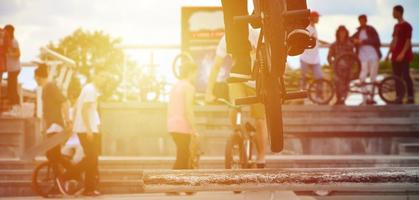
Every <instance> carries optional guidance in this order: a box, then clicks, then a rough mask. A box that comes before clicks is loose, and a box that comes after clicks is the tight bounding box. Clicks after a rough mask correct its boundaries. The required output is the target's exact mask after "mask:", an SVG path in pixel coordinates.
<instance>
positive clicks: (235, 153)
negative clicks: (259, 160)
mask: <svg viewBox="0 0 419 200" xmlns="http://www.w3.org/2000/svg"><path fill="white" fill-rule="evenodd" d="M240 137H241V136H238V135H236V134H233V135H232V136H230V138H229V139H228V140H227V143H226V147H225V152H224V166H225V168H226V169H243V168H246V165H247V163H248V162H247V159H246V156H244V149H243V143H242V140H241V138H240ZM235 146H236V147H237V149H235Z"/></svg>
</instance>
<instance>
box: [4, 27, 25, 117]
mask: <svg viewBox="0 0 419 200" xmlns="http://www.w3.org/2000/svg"><path fill="white" fill-rule="evenodd" d="M4 38H5V40H4V45H5V50H6V66H7V72H8V81H7V95H8V97H9V101H10V105H11V106H12V110H11V112H10V115H12V116H20V115H21V112H22V108H21V106H20V97H19V93H18V76H19V73H20V70H21V66H20V49H19V43H18V41H17V40H16V38H15V28H14V27H13V26H12V25H10V24H9V25H6V26H5V27H4Z"/></svg>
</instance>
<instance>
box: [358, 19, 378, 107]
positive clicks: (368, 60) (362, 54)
mask: <svg viewBox="0 0 419 200" xmlns="http://www.w3.org/2000/svg"><path fill="white" fill-rule="evenodd" d="M358 20H359V24H360V26H359V27H358V29H357V31H356V33H355V34H354V35H353V36H352V37H351V39H352V41H353V43H354V44H355V47H356V52H357V54H358V58H359V60H360V62H361V73H360V74H359V80H360V81H361V83H362V85H364V87H363V90H364V92H366V91H368V90H369V91H370V92H373V91H372V87H370V86H366V85H365V84H364V83H365V81H366V79H367V77H368V75H369V76H370V79H371V82H375V81H376V77H377V73H378V68H379V64H380V59H381V57H382V54H381V51H380V47H381V41H380V37H379V35H378V33H377V31H376V30H375V28H374V27H372V26H370V25H368V24H367V22H368V19H367V16H366V15H360V16H359V17H358ZM367 87H369V88H367ZM365 104H375V101H374V99H372V96H371V95H363V102H362V105H365Z"/></svg>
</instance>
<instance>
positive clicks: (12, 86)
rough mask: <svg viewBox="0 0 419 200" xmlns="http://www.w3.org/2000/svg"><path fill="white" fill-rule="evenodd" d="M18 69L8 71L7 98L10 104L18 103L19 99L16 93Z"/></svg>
mask: <svg viewBox="0 0 419 200" xmlns="http://www.w3.org/2000/svg"><path fill="white" fill-rule="evenodd" d="M19 73H20V71H17V72H9V77H8V78H9V79H8V83H7V88H8V92H7V94H8V95H9V100H10V104H11V105H13V106H14V105H20V99H19V94H18V76H19Z"/></svg>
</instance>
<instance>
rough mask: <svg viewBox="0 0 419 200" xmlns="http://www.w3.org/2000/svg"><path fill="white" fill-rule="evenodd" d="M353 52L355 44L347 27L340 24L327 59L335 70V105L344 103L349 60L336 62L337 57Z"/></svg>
mask: <svg viewBox="0 0 419 200" xmlns="http://www.w3.org/2000/svg"><path fill="white" fill-rule="evenodd" d="M349 53H355V46H354V45H353V44H352V42H351V40H350V38H349V31H348V29H347V28H346V27H345V26H343V25H341V26H339V28H338V29H337V30H336V41H335V42H334V43H333V44H332V45H331V46H330V48H329V53H328V55H327V61H328V62H329V64H330V65H331V66H333V70H334V72H335V76H334V79H335V86H336V87H335V90H336V99H337V100H336V105H344V104H345V99H346V96H347V93H348V90H349V82H350V71H351V68H350V67H351V66H352V65H351V63H350V61H346V62H339V63H336V61H337V59H338V58H339V57H340V56H341V55H344V54H349Z"/></svg>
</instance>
